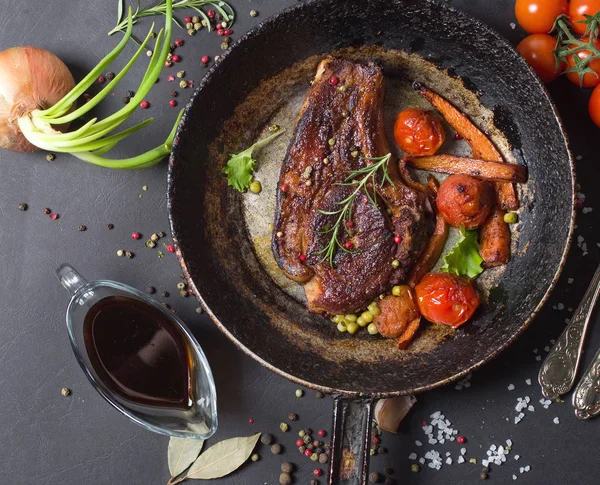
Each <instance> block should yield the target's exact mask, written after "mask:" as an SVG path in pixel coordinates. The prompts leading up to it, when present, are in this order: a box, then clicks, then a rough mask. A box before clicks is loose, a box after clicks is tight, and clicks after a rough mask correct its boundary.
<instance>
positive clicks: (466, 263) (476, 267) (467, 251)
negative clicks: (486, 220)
mask: <svg viewBox="0 0 600 485" xmlns="http://www.w3.org/2000/svg"><path fill="white" fill-rule="evenodd" d="M482 262H483V259H482V258H481V256H479V243H478V242H477V231H475V230H466V229H465V228H464V227H461V228H460V238H459V239H458V241H457V243H456V246H454V247H453V248H452V249H451V250H450V252H449V253H448V254H446V256H444V264H443V265H442V267H441V268H440V269H441V270H442V271H445V272H447V273H454V274H457V275H459V276H468V277H469V278H475V277H476V276H477V275H479V274H481V273H482V272H483V268H482V267H481V263H482Z"/></svg>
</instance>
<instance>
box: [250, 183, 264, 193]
mask: <svg viewBox="0 0 600 485" xmlns="http://www.w3.org/2000/svg"><path fill="white" fill-rule="evenodd" d="M261 190H262V185H261V183H260V182H259V181H258V180H255V181H254V182H252V183H251V184H250V192H252V193H253V194H260V191H261Z"/></svg>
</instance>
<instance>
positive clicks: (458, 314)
mask: <svg viewBox="0 0 600 485" xmlns="http://www.w3.org/2000/svg"><path fill="white" fill-rule="evenodd" d="M415 294H416V296H417V303H418V305H419V310H420V311H421V314H422V315H423V316H424V317H425V318H426V319H427V320H429V321H430V322H433V323H440V324H442V325H449V326H451V327H455V328H456V327H460V326H461V325H462V324H463V323H465V322H466V321H467V320H468V319H469V318H471V317H472V316H473V313H475V310H477V307H478V306H479V295H478V294H477V291H476V290H475V288H474V287H473V283H472V282H471V280H470V279H469V278H467V277H466V276H456V275H454V274H451V273H429V274H428V275H426V276H425V278H423V279H422V280H421V282H420V283H419V284H418V285H417V286H415Z"/></svg>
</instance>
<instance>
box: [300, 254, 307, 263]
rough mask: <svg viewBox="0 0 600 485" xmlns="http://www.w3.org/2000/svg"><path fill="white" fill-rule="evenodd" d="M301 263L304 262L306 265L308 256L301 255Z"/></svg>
mask: <svg viewBox="0 0 600 485" xmlns="http://www.w3.org/2000/svg"><path fill="white" fill-rule="evenodd" d="M300 261H302V262H303V263H304V261H306V254H301V255H300Z"/></svg>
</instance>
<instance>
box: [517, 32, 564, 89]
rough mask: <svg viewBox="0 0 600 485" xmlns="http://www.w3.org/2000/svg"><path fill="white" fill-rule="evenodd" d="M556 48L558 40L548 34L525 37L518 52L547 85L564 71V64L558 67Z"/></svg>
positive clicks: (518, 47) (518, 46)
mask: <svg viewBox="0 0 600 485" xmlns="http://www.w3.org/2000/svg"><path fill="white" fill-rule="evenodd" d="M555 47H556V39H555V38H554V37H552V36H551V35H548V34H532V35H528V36H527V37H525V38H524V39H523V40H522V41H521V42H519V45H517V52H519V54H521V55H522V56H523V57H524V58H525V59H526V60H527V62H528V63H529V64H530V65H531V67H533V68H534V69H535V72H536V73H537V75H538V76H539V77H540V79H541V80H542V81H544V82H545V83H549V82H551V81H554V80H555V79H556V78H557V77H558V76H559V75H560V73H561V72H563V70H564V62H563V63H560V64H559V65H558V66H557V65H556V59H555V57H554V53H553V52H552V51H553V50H554V48H555Z"/></svg>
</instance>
